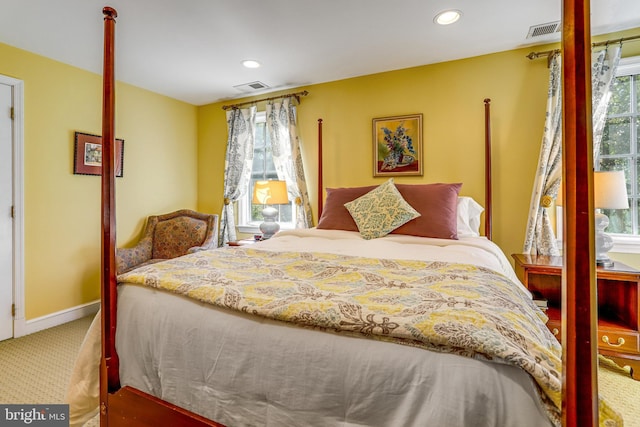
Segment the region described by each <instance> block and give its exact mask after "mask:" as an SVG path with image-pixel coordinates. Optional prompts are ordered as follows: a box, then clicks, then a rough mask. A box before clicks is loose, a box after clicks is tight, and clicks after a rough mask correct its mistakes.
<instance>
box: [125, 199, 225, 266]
mask: <svg viewBox="0 0 640 427" xmlns="http://www.w3.org/2000/svg"><path fill="white" fill-rule="evenodd" d="M217 236H218V215H213V214H203V213H200V212H195V211H192V210H189V209H182V210H179V211H176V212H172V213H168V214H165V215H153V216H150V217H149V218H148V219H147V225H146V227H145V230H144V234H143V236H142V239H140V241H139V242H138V244H136V245H135V246H134V247H132V248H118V249H117V250H116V269H117V272H118V274H122V273H126V272H127V271H129V270H132V269H134V268H136V267H140V266H142V265H147V264H152V263H154V262H158V261H163V260H166V259H171V258H176V257H179V256H182V255H186V254H190V253H194V252H197V251H202V250H206V249H213V248H215V247H216V246H217V241H218V237H217Z"/></svg>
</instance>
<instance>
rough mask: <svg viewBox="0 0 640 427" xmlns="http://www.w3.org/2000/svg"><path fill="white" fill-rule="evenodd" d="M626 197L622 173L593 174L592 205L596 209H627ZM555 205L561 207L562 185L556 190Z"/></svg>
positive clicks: (627, 201)
mask: <svg viewBox="0 0 640 427" xmlns="http://www.w3.org/2000/svg"><path fill="white" fill-rule="evenodd" d="M627 197H628V196H627V183H626V182H625V179H624V172H623V171H598V172H594V173H593V204H594V207H595V208H596V209H629V199H628V198H627ZM556 205H557V206H562V184H560V188H559V189H558V195H557V196H556Z"/></svg>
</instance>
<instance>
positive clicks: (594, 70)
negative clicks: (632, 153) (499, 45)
mask: <svg viewBox="0 0 640 427" xmlns="http://www.w3.org/2000/svg"><path fill="white" fill-rule="evenodd" d="M620 52H621V49H620V46H608V47H606V48H605V49H603V50H601V51H600V52H597V53H594V54H593V55H592V58H591V84H592V115H593V118H592V122H593V151H594V156H593V158H594V159H597V157H598V153H599V152H600V142H601V141H602V133H603V130H604V125H605V122H606V119H607V107H608V105H609V100H610V98H611V84H612V82H613V78H614V77H615V74H616V69H617V67H618V62H619V61H620ZM560 74H561V59H560V55H555V56H554V57H553V58H552V59H551V61H550V66H549V92H548V98H547V115H546V119H545V126H544V135H543V137H542V147H541V148H540V157H539V158H538V168H537V170H536V179H535V181H534V185H533V192H532V194H531V203H530V206H529V220H528V222H527V233H526V236H525V241H524V245H523V253H525V254H534V255H535V254H539V255H560V250H559V249H558V245H557V243H556V237H555V233H554V232H553V228H552V227H551V221H550V219H549V214H548V212H547V208H549V207H550V206H552V205H553V201H554V200H555V198H556V195H557V194H558V188H559V186H560V180H561V179H562V86H561V75H560Z"/></svg>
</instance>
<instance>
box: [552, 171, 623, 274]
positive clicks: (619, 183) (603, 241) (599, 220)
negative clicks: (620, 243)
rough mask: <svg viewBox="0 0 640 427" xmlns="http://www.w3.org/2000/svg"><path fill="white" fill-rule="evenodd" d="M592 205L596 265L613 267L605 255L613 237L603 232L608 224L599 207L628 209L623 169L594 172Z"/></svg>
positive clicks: (559, 199) (557, 202) (560, 198)
mask: <svg viewBox="0 0 640 427" xmlns="http://www.w3.org/2000/svg"><path fill="white" fill-rule="evenodd" d="M556 205H558V206H562V185H560V188H559V190H558V195H557V196H556ZM593 205H594V207H595V208H596V214H595V218H594V223H595V226H596V236H595V240H596V242H595V249H596V265H598V266H599V267H604V268H610V267H613V261H612V260H611V259H610V258H609V256H608V255H607V252H609V251H610V250H611V248H613V239H612V238H611V236H609V235H608V234H607V233H605V232H604V229H605V228H607V226H608V225H609V218H608V217H607V216H606V215H605V214H603V213H602V212H601V211H600V209H629V200H628V199H627V183H626V181H625V178H624V172H623V171H598V172H594V175H593Z"/></svg>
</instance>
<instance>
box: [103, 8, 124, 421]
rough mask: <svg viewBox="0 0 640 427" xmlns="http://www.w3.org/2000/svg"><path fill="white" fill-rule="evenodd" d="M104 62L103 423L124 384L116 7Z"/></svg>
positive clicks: (108, 13)
mask: <svg viewBox="0 0 640 427" xmlns="http://www.w3.org/2000/svg"><path fill="white" fill-rule="evenodd" d="M102 13H103V14H104V64H103V77H102V78H103V94H102V270H101V283H102V292H101V304H102V311H101V313H102V317H101V322H102V357H101V360H100V425H102V426H106V425H108V416H107V405H108V398H109V396H108V394H109V392H110V391H113V390H116V389H118V388H119V387H120V384H119V383H120V380H119V373H118V355H117V353H116V351H115V333H116V315H115V314H116V311H115V310H116V298H117V295H116V265H115V250H116V218H115V211H116V203H115V167H114V166H115V156H114V148H115V133H114V128H115V125H114V113H115V78H114V57H115V55H114V49H115V43H114V30H115V22H116V21H115V18H116V17H117V16H118V14H117V12H116V11H115V9H112V8H110V7H105V8H104V9H103V10H102Z"/></svg>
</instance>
